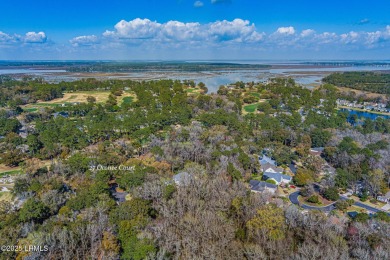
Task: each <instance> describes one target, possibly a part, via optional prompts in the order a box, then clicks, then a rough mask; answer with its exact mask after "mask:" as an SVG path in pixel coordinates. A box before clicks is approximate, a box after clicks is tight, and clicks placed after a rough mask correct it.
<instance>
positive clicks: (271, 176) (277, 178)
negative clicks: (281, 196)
mask: <svg viewBox="0 0 390 260" xmlns="http://www.w3.org/2000/svg"><path fill="white" fill-rule="evenodd" d="M263 177H265V178H267V179H274V180H275V181H277V182H282V180H283V179H284V180H288V181H291V180H292V178H291V176H288V175H285V174H281V173H278V172H277V173H274V172H265V173H264V174H263Z"/></svg>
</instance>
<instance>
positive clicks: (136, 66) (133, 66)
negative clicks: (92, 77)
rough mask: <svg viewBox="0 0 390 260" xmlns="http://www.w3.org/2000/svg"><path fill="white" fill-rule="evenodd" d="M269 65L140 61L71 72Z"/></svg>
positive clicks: (91, 66)
mask: <svg viewBox="0 0 390 260" xmlns="http://www.w3.org/2000/svg"><path fill="white" fill-rule="evenodd" d="M269 67H270V66H269V65H256V64H236V63H186V62H172V63H170V62H139V63H95V64H89V65H79V66H78V65H74V66H71V67H69V68H68V69H67V71H69V72H134V71H181V72H183V71H184V72H193V71H210V70H231V69H234V70H237V69H259V68H269Z"/></svg>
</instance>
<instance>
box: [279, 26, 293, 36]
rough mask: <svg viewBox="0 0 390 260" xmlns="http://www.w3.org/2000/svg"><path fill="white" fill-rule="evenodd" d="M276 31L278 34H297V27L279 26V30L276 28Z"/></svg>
mask: <svg viewBox="0 0 390 260" xmlns="http://www.w3.org/2000/svg"><path fill="white" fill-rule="evenodd" d="M276 33H278V34H285V35H293V34H295V29H294V27H292V26H289V27H279V28H278V30H276Z"/></svg>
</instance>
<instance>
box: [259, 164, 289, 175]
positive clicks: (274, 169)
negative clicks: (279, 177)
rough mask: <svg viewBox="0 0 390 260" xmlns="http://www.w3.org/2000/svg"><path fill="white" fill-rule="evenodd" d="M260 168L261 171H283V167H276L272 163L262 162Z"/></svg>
mask: <svg viewBox="0 0 390 260" xmlns="http://www.w3.org/2000/svg"><path fill="white" fill-rule="evenodd" d="M260 168H261V170H262V171H263V172H266V171H268V170H269V169H272V170H273V171H274V172H279V173H282V172H283V171H284V169H283V168H279V167H276V166H275V165H272V164H270V163H266V164H264V165H261V167H260Z"/></svg>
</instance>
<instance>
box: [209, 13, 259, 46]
mask: <svg viewBox="0 0 390 260" xmlns="http://www.w3.org/2000/svg"><path fill="white" fill-rule="evenodd" d="M209 30H210V34H211V36H212V37H214V38H215V39H216V40H219V41H230V40H234V41H238V42H245V41H247V40H249V39H251V40H260V39H261V38H262V37H261V34H259V33H257V32H256V27H255V25H254V24H250V22H249V21H248V20H242V19H234V20H233V21H231V22H230V21H226V20H223V21H217V22H214V23H211V24H210V26H209Z"/></svg>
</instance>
